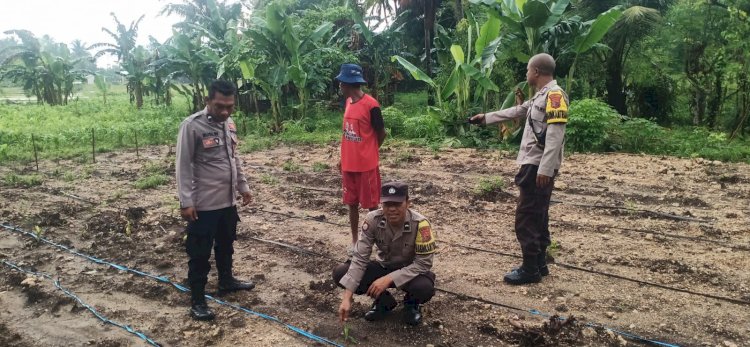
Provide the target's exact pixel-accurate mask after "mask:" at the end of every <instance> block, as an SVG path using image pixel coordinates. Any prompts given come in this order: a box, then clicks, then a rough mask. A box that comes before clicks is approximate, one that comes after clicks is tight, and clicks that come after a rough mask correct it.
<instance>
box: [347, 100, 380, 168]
mask: <svg viewBox="0 0 750 347" xmlns="http://www.w3.org/2000/svg"><path fill="white" fill-rule="evenodd" d="M351 101H352V100H351V99H346V111H344V124H343V127H342V131H343V132H344V133H343V135H342V136H341V171H348V172H366V171H370V170H374V169H375V168H376V167H378V161H379V155H378V135H377V133H376V132H375V129H373V128H372V121H371V119H370V110H372V109H373V108H376V107H380V104H378V101H377V100H375V99H374V98H373V97H371V96H369V95H367V94H365V95H364V96H363V97H362V98H361V99H359V100H357V102H355V103H352V102H351Z"/></svg>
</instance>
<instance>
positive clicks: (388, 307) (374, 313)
mask: <svg viewBox="0 0 750 347" xmlns="http://www.w3.org/2000/svg"><path fill="white" fill-rule="evenodd" d="M397 305H398V303H397V302H396V299H394V298H393V296H392V295H391V293H389V292H388V291H385V292H383V294H380V297H378V299H377V300H375V302H374V303H373V304H372V308H371V309H370V310H369V311H367V313H365V320H366V321H368V322H374V321H378V320H381V319H383V318H384V317H385V315H386V314H387V313H388V312H391V311H392V310H393V309H394V308H396V306H397Z"/></svg>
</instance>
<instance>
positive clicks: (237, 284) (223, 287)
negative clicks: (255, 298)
mask: <svg viewBox="0 0 750 347" xmlns="http://www.w3.org/2000/svg"><path fill="white" fill-rule="evenodd" d="M253 288H255V283H253V282H249V281H248V282H244V281H240V280H238V279H236V278H234V277H232V278H231V279H230V280H227V281H219V292H221V293H228V292H236V291H238V290H251V289H253Z"/></svg>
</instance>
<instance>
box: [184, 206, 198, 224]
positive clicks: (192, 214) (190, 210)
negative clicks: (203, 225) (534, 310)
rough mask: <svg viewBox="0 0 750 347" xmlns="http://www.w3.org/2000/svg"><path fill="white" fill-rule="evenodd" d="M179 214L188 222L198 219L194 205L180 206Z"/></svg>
mask: <svg viewBox="0 0 750 347" xmlns="http://www.w3.org/2000/svg"><path fill="white" fill-rule="evenodd" d="M180 215H182V219H184V220H186V221H188V222H195V221H196V220H198V211H196V210H195V207H185V208H181V209H180Z"/></svg>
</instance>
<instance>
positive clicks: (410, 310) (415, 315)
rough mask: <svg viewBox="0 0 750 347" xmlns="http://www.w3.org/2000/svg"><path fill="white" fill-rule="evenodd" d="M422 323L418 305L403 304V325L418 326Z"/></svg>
mask: <svg viewBox="0 0 750 347" xmlns="http://www.w3.org/2000/svg"><path fill="white" fill-rule="evenodd" d="M421 322H422V310H421V309H420V308H419V304H407V303H404V323H406V324H409V325H419V323H421Z"/></svg>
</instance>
